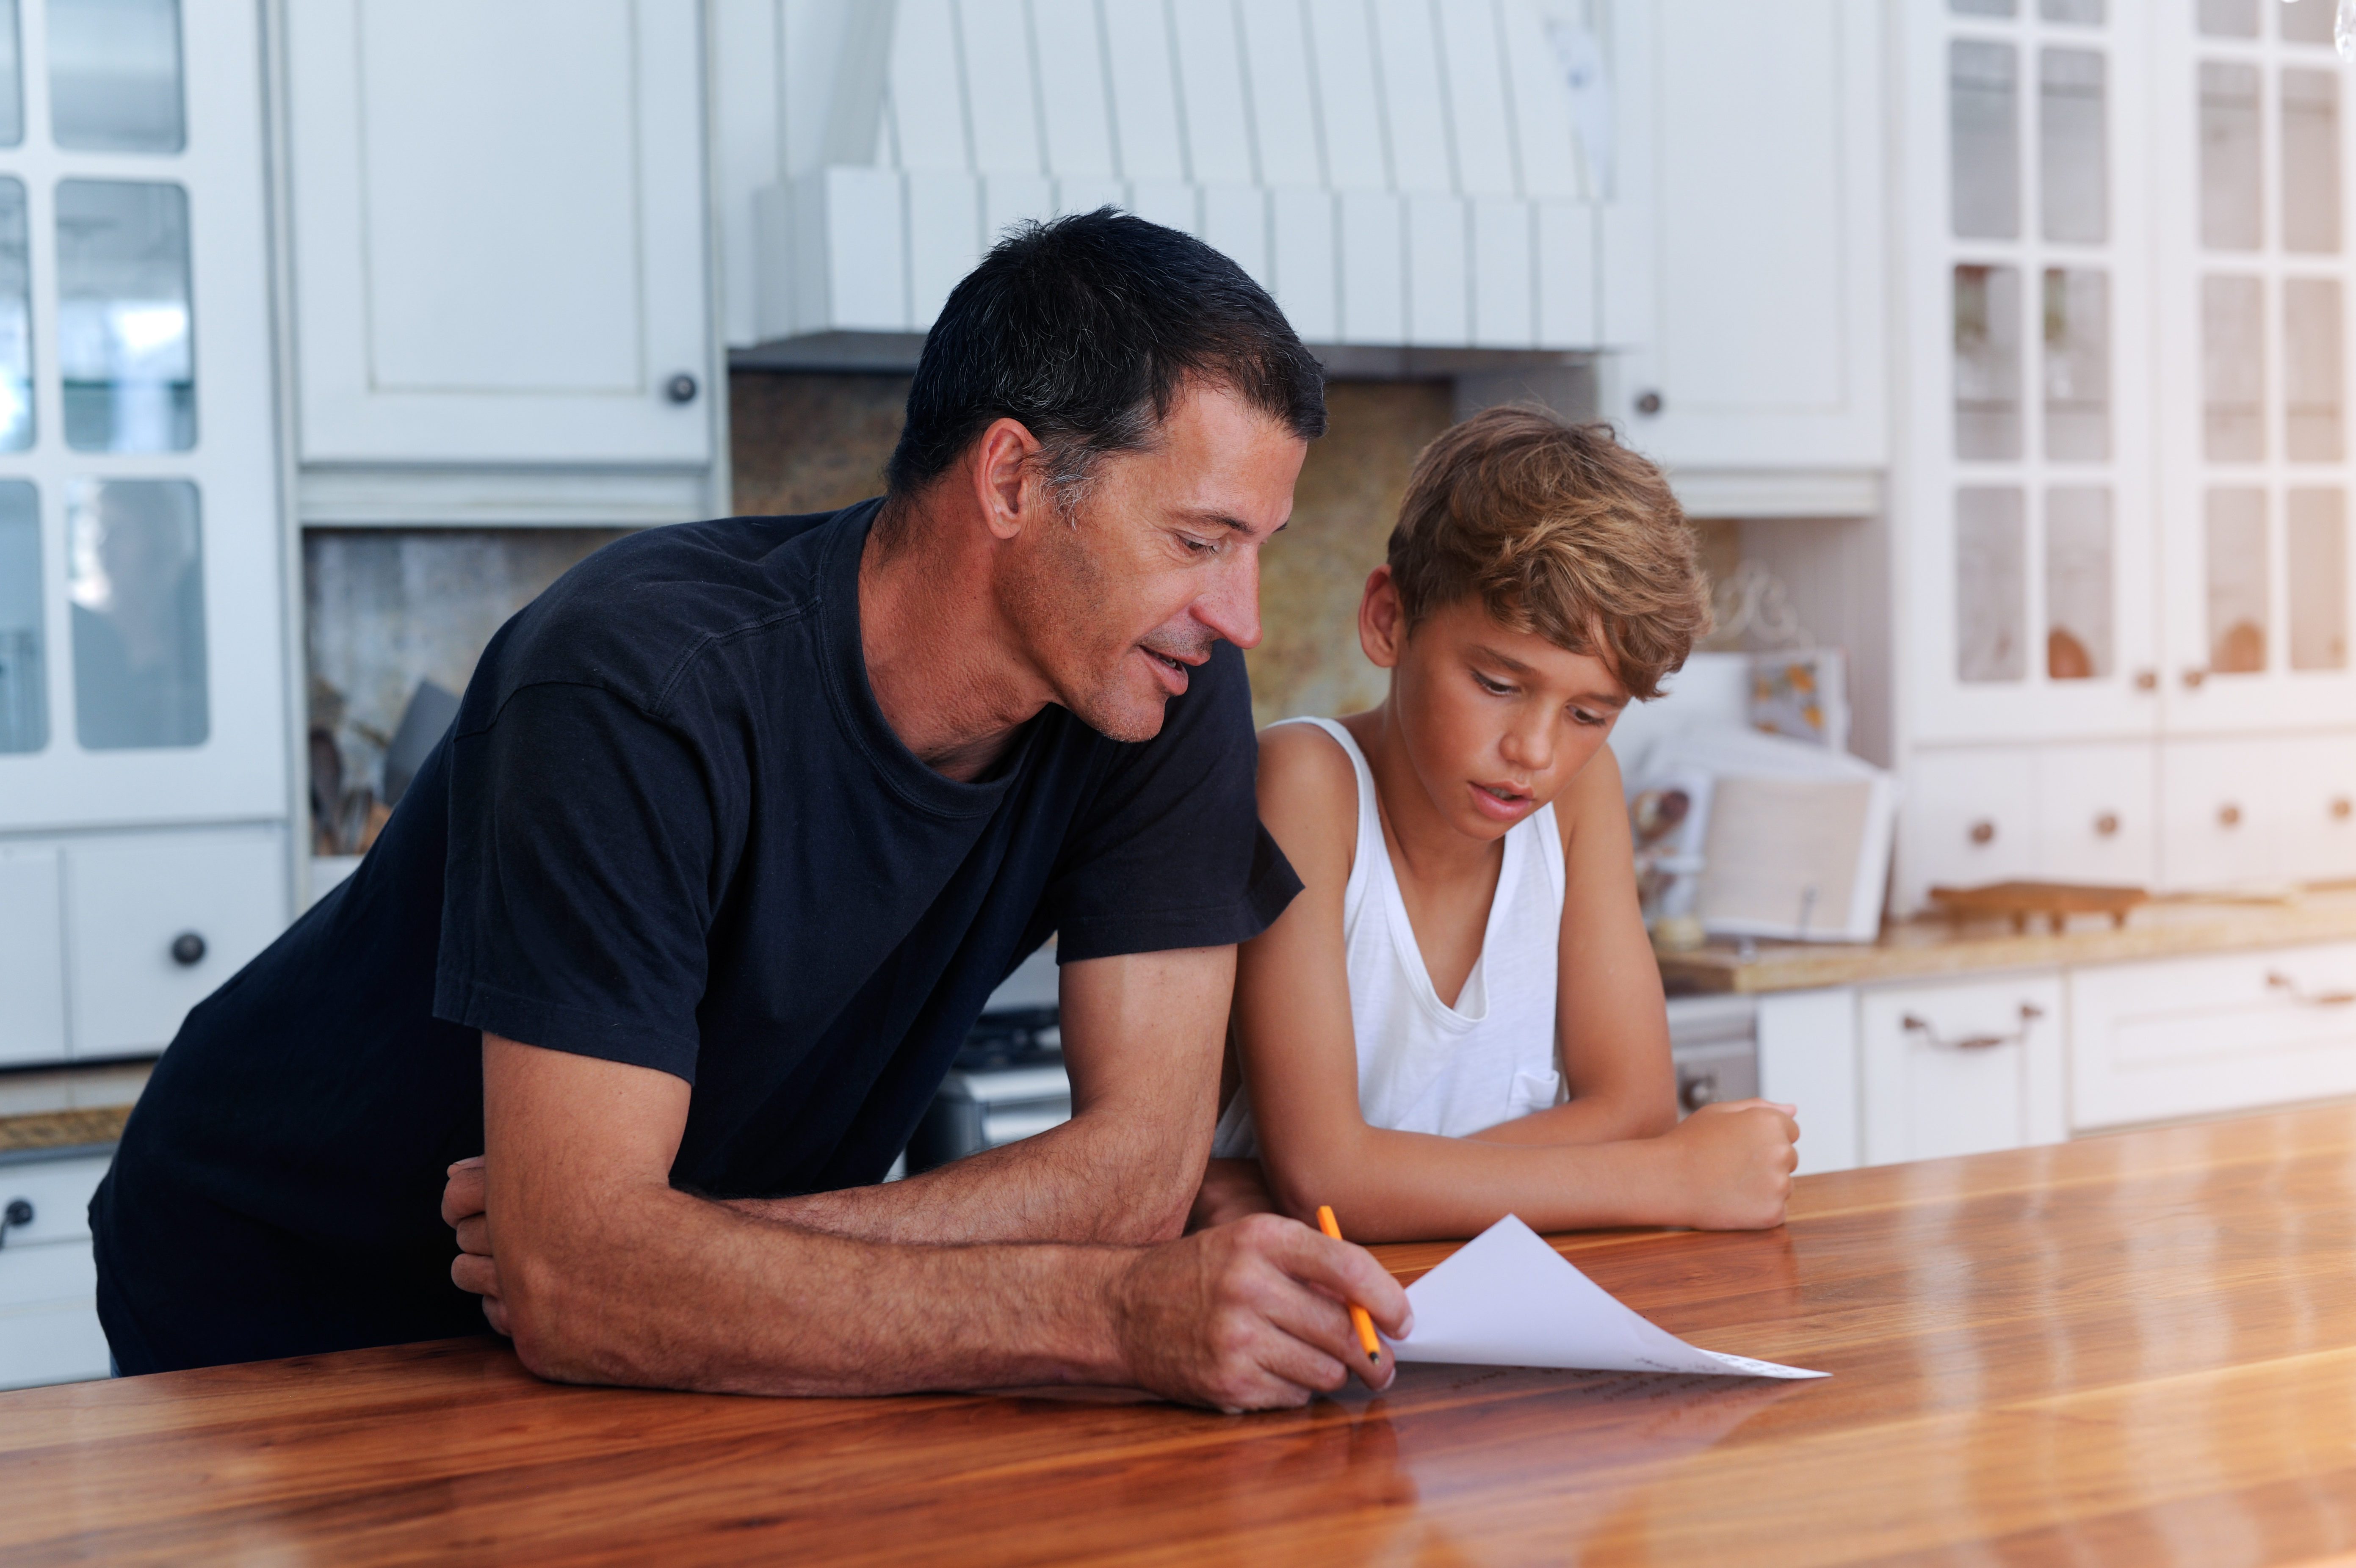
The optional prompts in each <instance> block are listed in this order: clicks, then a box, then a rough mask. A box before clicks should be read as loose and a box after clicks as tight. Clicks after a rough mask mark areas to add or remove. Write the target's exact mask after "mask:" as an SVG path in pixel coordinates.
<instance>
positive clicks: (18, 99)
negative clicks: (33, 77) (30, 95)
mask: <svg viewBox="0 0 2356 1568" xmlns="http://www.w3.org/2000/svg"><path fill="white" fill-rule="evenodd" d="M21 37H23V34H22V33H21V31H20V30H19V29H18V27H17V26H16V0H0V147H13V146H16V145H17V144H19V143H21V142H23V141H24V139H25V64H24V45H23V44H22V43H21V42H20V41H19V40H20V39H21Z"/></svg>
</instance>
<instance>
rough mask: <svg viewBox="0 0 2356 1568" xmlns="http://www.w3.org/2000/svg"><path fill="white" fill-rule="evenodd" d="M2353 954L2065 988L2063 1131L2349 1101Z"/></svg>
mask: <svg viewBox="0 0 2356 1568" xmlns="http://www.w3.org/2000/svg"><path fill="white" fill-rule="evenodd" d="M2351 995H2356V944H2345V943H2342V944H2331V945H2329V946H2318V947H2301V948H2290V949H2286V950H2278V951H2275V952H2269V953H2236V954H2228V955H2219V956H2216V957H2209V958H2171V959H2169V960H2167V961H2166V962H2163V963H2153V964H2116V965H2103V966H2101V967H2097V968H2091V969H2081V970H2078V971H2075V972H2074V973H2072V976H2070V1072H2071V1090H2072V1093H2071V1125H2073V1126H2076V1127H2081V1128H2085V1127H2107V1126H2120V1125H2127V1124H2130V1123H2135V1122H2150V1121H2159V1120H2164V1119H2166V1118H2169V1117H2172V1116H2191V1115H2213V1114H2214V1113H2216V1112H2219V1111H2233V1110H2244V1109H2247V1108H2250V1107H2252V1106H2257V1105H2275V1104H2288V1103H2290V1102H2293V1101H2297V1100H2312V1099H2320V1098H2322V1097H2324V1096H2327V1095H2333V1094H2347V1093H2356V1002H2351V1001H2350V1000H2349V999H2348V998H2349V997H2350V996H2351Z"/></svg>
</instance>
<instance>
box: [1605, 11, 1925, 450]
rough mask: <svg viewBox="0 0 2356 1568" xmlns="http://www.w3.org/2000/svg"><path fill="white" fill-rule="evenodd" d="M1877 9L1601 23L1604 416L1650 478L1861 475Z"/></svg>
mask: <svg viewBox="0 0 2356 1568" xmlns="http://www.w3.org/2000/svg"><path fill="white" fill-rule="evenodd" d="M1882 16H1883V10H1882V7H1880V6H1879V5H1876V4H1874V3H1873V0H1744V3H1742V4H1739V5H1738V4H1728V3H1727V0H1654V3H1651V4H1646V5H1620V6H1617V7H1615V8H1614V11H1613V16H1612V22H1613V26H1614V27H1615V28H1616V29H1617V36H1616V38H1615V47H1616V50H1617V54H1618V56H1619V58H1620V59H1621V61H1622V69H1621V70H1620V72H1619V78H1618V80H1617V82H1616V83H1615V88H1616V91H1617V92H1618V93H1619V94H1620V97H1621V103H1620V123H1621V125H1622V135H1621V138H1620V148H1619V153H1618V162H1619V176H1620V179H1621V181H1622V188H1621V189H1620V190H1619V191H1618V192H1617V193H1616V194H1617V195H1618V196H1619V197H1621V199H1622V204H1623V207H1624V214H1622V213H1613V214H1611V215H1608V216H1607V219H1606V221H1607V224H1608V225H1609V226H1611V227H1612V228H1614V229H1617V228H1620V227H1622V226H1633V227H1634V228H1636V229H1638V230H1639V231H1640V235H1641V242H1633V243H1631V242H1622V243H1619V244H1616V245H1615V244H1607V245H1606V246H1605V248H1604V252H1603V254H1604V275H1603V289H1604V302H1605V304H1604V314H1605V322H1606V328H1605V329H1606V333H1607V335H1608V336H1609V338H1610V341H1611V343H1612V347H1614V348H1615V349H1619V350H1621V352H1617V353H1615V354H1613V355H1612V357H1611V358H1610V360H1609V361H1608V368H1607V385H1608V387H1609V389H1610V390H1609V391H1608V393H1607V400H1606V404H1605V411H1606V413H1607V414H1608V416H1609V417H1610V418H1612V420H1613V421H1615V422H1616V423H1617V424H1618V425H1619V426H1620V428H1621V429H1622V432H1623V433H1625V434H1626V436H1627V437H1628V438H1629V439H1630V440H1632V441H1633V442H1634V443H1636V444H1637V445H1638V446H1639V447H1641V448H1642V449H1643V450H1644V452H1646V453H1648V454H1650V455H1652V456H1654V457H1655V458H1656V459H1658V460H1660V461H1661V462H1662V463H1664V464H1665V465H1667V466H1668V467H1669V468H1670V469H1671V470H1673V471H1676V470H1691V469H1727V468H1732V469H1768V470H1792V469H1823V470H1871V469H1879V468H1880V467H1882V466H1884V465H1885V464H1887V462H1888V452H1887V447H1886V433H1885V428H1884V422H1883V409H1884V406H1885V404H1886V402H1887V395H1886V390H1885V389H1886V387H1887V385H1888V377H1887V371H1886V368H1885V363H1884V354H1883V344H1884V336H1883V308H1882V297H1883V296H1882V283H1881V280H1882V276H1883V272H1884V267H1883V261H1882V253H1883V247H1884V228H1883V208H1882V187H1883V171H1882V148H1883V146H1884V144H1885V138H1884V136H1883V135H1882V134H1881V126H1882V123H1883V117H1884V110H1883V105H1882V80H1883V77H1882V68H1881V48H1882Z"/></svg>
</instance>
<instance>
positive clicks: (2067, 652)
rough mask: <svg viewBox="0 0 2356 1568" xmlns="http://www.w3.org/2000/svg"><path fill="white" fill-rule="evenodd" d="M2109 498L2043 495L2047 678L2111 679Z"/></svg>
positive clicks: (2065, 492) (2085, 493) (2091, 488)
mask: <svg viewBox="0 0 2356 1568" xmlns="http://www.w3.org/2000/svg"><path fill="white" fill-rule="evenodd" d="M2111 597H2112V596H2111V493H2110V491H2109V490H2108V489H2106V488H2104V486H2102V485H2062V486H2060V487H2057V488H2055V489H2051V490H2048V491H2047V492H2046V493H2045V615H2046V620H2047V622H2048V624H2047V626H2046V630H2045V674H2046V676H2047V677H2049V678H2051V679H2053V680H2093V679H2095V678H2097V677H2103V676H2107V675H2109V674H2110V673H2111Z"/></svg>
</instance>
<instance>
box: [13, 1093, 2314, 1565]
mask: <svg viewBox="0 0 2356 1568" xmlns="http://www.w3.org/2000/svg"><path fill="white" fill-rule="evenodd" d="M1558 1245H1559V1246H1560V1247H1561V1248H1562V1250H1563V1251H1564V1252H1566V1253H1569V1255H1570V1256H1572V1257H1573V1258H1574V1259H1576V1260H1577V1262H1578V1263H1579V1264H1580V1266H1581V1267H1582V1268H1585V1269H1586V1270H1588V1271H1589V1272H1590V1274H1591V1275H1593V1276H1594V1277H1595V1278H1596V1279H1597V1280H1598V1281H1600V1282H1601V1284H1603V1285H1605V1286H1606V1287H1608V1288H1609V1289H1611V1290H1612V1291H1614V1292H1616V1293H1617V1294H1618V1295H1619V1296H1621V1297H1622V1299H1623V1300H1625V1301H1627V1302H1628V1303H1629V1304H1630V1305H1632V1306H1633V1307H1636V1308H1638V1309H1639V1310H1641V1311H1644V1312H1645V1313H1647V1314H1650V1315H1651V1316H1653V1317H1655V1319H1656V1320H1657V1321H1659V1322H1660V1323H1662V1324H1663V1325H1664V1326H1665V1327H1667V1328H1670V1329H1672V1330H1674V1331H1676V1332H1677V1333H1680V1334H1684V1335H1687V1336H1688V1337H1689V1338H1692V1339H1695V1340H1697V1341H1698V1342H1699V1343H1701V1344H1704V1345H1707V1346H1709V1347H1711V1348H1713V1349H1726V1350H1733V1351H1740V1352H1742V1353H1744V1354H1748V1355H1755V1356H1763V1357H1768V1358H1772V1359H1773V1360H1783V1361H1790V1362H1796V1363H1798V1364H1800V1365H1803V1366H1813V1367H1821V1368H1825V1369H1826V1370H1828V1371H1831V1372H1832V1373H1833V1374H1834V1375H1833V1376H1832V1377H1831V1378H1830V1379H1829V1380H1827V1381H1823V1382H1815V1383H1779V1382H1765V1381H1751V1380H1736V1379H1711V1378H1683V1377H1665V1376H1646V1377H1634V1376H1621V1375H1600V1374H1580V1373H1568V1372H1547V1371H1507V1370H1484V1369H1465V1368H1446V1367H1408V1368H1407V1369H1405V1370H1404V1371H1403V1373H1402V1375H1401V1377H1400V1379H1399V1381H1398V1386H1397V1387H1396V1388H1395V1389H1394V1390H1393V1391H1392V1392H1390V1393H1389V1394H1388V1395H1387V1396H1386V1397H1384V1398H1381V1399H1370V1398H1368V1397H1367V1396H1366V1395H1365V1393H1364V1392H1354V1393H1353V1394H1352V1395H1350V1396H1348V1397H1344V1398H1339V1399H1333V1400H1322V1401H1319V1402H1318V1403H1315V1404H1314V1405H1312V1406H1311V1407H1310V1408H1308V1409H1306V1410H1303V1411H1298V1412H1292V1413H1278V1414H1265V1415H1252V1416H1236V1417H1227V1416H1218V1415H1212V1414H1206V1413H1199V1412H1195V1411H1191V1410H1182V1409H1177V1408H1174V1407H1172V1406H1167V1405H1158V1404H1150V1403H1107V1402H1105V1401H1104V1400H1103V1399H1098V1400H1093V1401H1092V1400H1085V1399H1073V1400H1054V1399H1044V1398H1020V1397H990V1396H980V1395H949V1396H929V1397H924V1398H906V1399H883V1400H800V1401H797V1400H762V1399H740V1398H725V1397H715V1396H703V1395H689V1394H666V1393H649V1392H631V1391H624V1390H614V1389H578V1388H560V1387H554V1386H551V1385H548V1384H543V1383H540V1382H537V1381H533V1380H532V1379H531V1378H530V1376H528V1375H527V1374H525V1373H524V1372H523V1371H521V1370H520V1369H519V1366H518V1365H517V1363H516V1361H515V1360H514V1358H513V1357H512V1356H511V1355H510V1354H509V1352H508V1351H507V1350H506V1349H504V1348H503V1347H501V1346H500V1345H499V1344H498V1342H496V1341H492V1340H489V1339H483V1340H451V1341H445V1342H442V1343H437V1344H430V1345H419V1346H410V1347H404V1348H401V1349H386V1350H369V1351H358V1352H353V1353H350V1354H346V1355H338V1356H325V1357H318V1358H314V1359H306V1360H291V1361H279V1362H264V1363H259V1364H256V1365H252V1366H245V1367H230V1368H218V1369H213V1370H210V1371H200V1372H186V1373H176V1374H171V1375H166V1376H162V1377H151V1378H136V1379H130V1380H126V1381H120V1382H112V1383H103V1382H102V1383H85V1384H80V1385H75V1386H71V1387H66V1388H56V1389H37V1390H30V1391H27V1392H20V1393H14V1394H7V1395H0V1476H5V1477H6V1481H7V1485H6V1487H5V1506H0V1560H5V1561H6V1562H8V1563H12V1564H16V1565H19V1568H22V1565H26V1564H32V1563H64V1562H82V1561H103V1562H108V1563H179V1562H187V1561H229V1560H242V1561H262V1560H268V1561H284V1562H295V1561H306V1562H335V1563H392V1562H410V1561H416V1560H420V1559H432V1560H435V1561H456V1562H499V1563H517V1562H552V1561H562V1562H578V1563H743V1562H748V1561H760V1560H772V1559H774V1560H794V1561H806V1562H827V1563H945V1564H950V1563H953V1564H957V1565H958V1568H967V1565H969V1564H973V1563H1012V1562H1044V1561H1055V1562H1073V1561H1079V1562H1118V1563H1171V1564H1176V1563H1198V1562H1204V1561H1226V1562H1266V1563H1365V1562H1380V1563H1409V1562H1416V1563H1421V1562H1431V1563H1473V1562H1481V1563H1486V1562H1565V1561H1569V1560H1572V1559H1577V1560H1579V1561H1580V1562H1585V1563H1654V1564H1673V1563H1745V1564H1770V1565H1773V1564H1791V1565H1814V1564H1835V1563H1868V1562H1872V1563H1901V1562H1902V1563H1925V1564H1927V1563H1933V1562H1938V1563H1952V1562H1990V1563H1994V1562H2003V1563H2065V1562H2066V1563H2072V1564H2098V1563H2120V1564H2136V1565H2141V1564H2147V1563H2171V1562H2172V1563H2204V1564H2205V1563H2311V1562H2319V1561H2322V1560H2324V1559H2326V1558H2329V1557H2331V1556H2333V1555H2335V1554H2336V1553H2339V1552H2343V1551H2345V1550H2346V1548H2347V1546H2348V1544H2349V1543H2350V1542H2351V1541H2356V1105H2351V1104H2335V1105H2331V1106H2328V1107H2321V1108H2313V1109H2307V1110H2301V1111H2297V1112H2292V1113H2286V1114H2281V1115H2266V1116H2254V1117H2245V1118H2241V1119H2237V1120H2233V1121H2228V1122H2215V1123H2210V1124H2206V1125H2199V1126H2193V1127H2187V1128H2179V1129H2172V1130H2168V1131H2160V1132H2145V1133H2133V1134H2126V1135H2121V1136H2111V1137H2102V1138H2091V1139H2085V1140H2082V1141H2080V1142H2076V1143H2072V1144H2065V1145H2061V1146H2057V1147H2050V1148H2040V1149H2031V1150H2024V1151H2020V1152H2017V1153H2009V1154H2001V1155H1985V1156H1980V1157H1975V1158H1970V1159H1960V1160H1946V1161H1939V1162H1933V1163H1928V1164H1922V1165H1913V1166H1893V1167H1884V1168H1879V1169H1872V1170H1862V1171H1848V1172H1843V1173H1840V1174H1837V1175H1826V1176H1816V1177H1809V1178H1805V1179H1803V1180H1802V1181H1801V1182H1800V1184H1799V1190H1798V1194H1797V1197H1796V1200H1795V1201H1794V1219H1793V1221H1792V1223H1791V1224H1790V1225H1789V1226H1788V1227H1786V1228H1785V1229H1783V1230H1781V1231H1776V1232H1767V1233H1764V1234H1738V1235H1703V1234H1694V1233H1687V1232H1616V1233H1603V1234H1591V1235H1585V1236H1579V1237H1573V1238H1567V1239H1564V1240H1562V1241H1560V1242H1558ZM1384 1250H1385V1252H1386V1253H1387V1257H1386V1261H1387V1262H1389V1263H1390V1264H1392V1265H1393V1266H1394V1267H1395V1268H1396V1269H1398V1271H1399V1272H1400V1273H1401V1274H1402V1275H1415V1274H1419V1273H1420V1272H1422V1271H1423V1270H1424V1269H1426V1268H1429V1267H1430V1265H1431V1264H1433V1263H1435V1262H1436V1261H1438V1260H1439V1259H1440V1257H1442V1256H1444V1255H1445V1254H1446V1253H1447V1252H1448V1251H1449V1250H1450V1249H1449V1248H1447V1247H1446V1246H1440V1245H1432V1246H1420V1247H1395V1248H1388V1249H1384Z"/></svg>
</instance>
